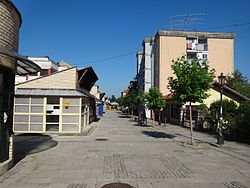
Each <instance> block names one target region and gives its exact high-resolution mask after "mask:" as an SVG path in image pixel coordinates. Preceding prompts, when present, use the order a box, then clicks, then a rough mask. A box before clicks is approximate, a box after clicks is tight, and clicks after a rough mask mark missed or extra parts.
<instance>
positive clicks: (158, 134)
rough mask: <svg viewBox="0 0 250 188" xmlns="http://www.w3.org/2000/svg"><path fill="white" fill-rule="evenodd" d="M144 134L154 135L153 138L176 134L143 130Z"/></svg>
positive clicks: (171, 136) (172, 136)
mask: <svg viewBox="0 0 250 188" xmlns="http://www.w3.org/2000/svg"><path fill="white" fill-rule="evenodd" d="M142 133H143V134H145V135H147V136H148V137H153V138H169V139H171V138H174V137H175V136H174V135H172V134H167V133H164V132H159V131H142Z"/></svg>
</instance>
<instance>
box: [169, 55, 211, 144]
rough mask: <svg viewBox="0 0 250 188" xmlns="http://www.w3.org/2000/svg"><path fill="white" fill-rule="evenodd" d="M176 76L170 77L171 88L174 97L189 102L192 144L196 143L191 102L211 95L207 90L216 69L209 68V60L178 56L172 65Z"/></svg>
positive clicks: (182, 101) (199, 100)
mask: <svg viewBox="0 0 250 188" xmlns="http://www.w3.org/2000/svg"><path fill="white" fill-rule="evenodd" d="M171 68H172V70H173V71H174V74H175V76H176V78H173V77H169V78H168V80H169V86H168V87H169V88H170V91H171V92H173V93H174V96H173V98H174V99H176V100H178V101H180V102H181V103H187V102H189V117H190V133H191V145H193V144H194V138H193V125H192V107H191V104H192V103H195V102H200V103H202V101H203V100H204V99H206V98H207V97H208V96H209V95H208V93H207V91H208V90H209V89H210V88H211V87H212V82H213V79H214V77H215V76H214V72H215V71H214V70H209V66H208V62H207V61H200V60H198V59H193V60H191V61H189V60H187V59H186V58H185V57H181V58H178V59H177V61H173V64H172V65H171Z"/></svg>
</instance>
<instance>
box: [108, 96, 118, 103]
mask: <svg viewBox="0 0 250 188" xmlns="http://www.w3.org/2000/svg"><path fill="white" fill-rule="evenodd" d="M109 100H110V102H117V99H116V98H115V96H114V95H112V96H111V98H110V99H109Z"/></svg>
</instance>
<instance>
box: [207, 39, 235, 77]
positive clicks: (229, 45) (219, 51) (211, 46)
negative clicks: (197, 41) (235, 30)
mask: <svg viewBox="0 0 250 188" xmlns="http://www.w3.org/2000/svg"><path fill="white" fill-rule="evenodd" d="M207 42H208V61H209V66H210V68H214V69H215V71H216V76H218V75H220V73H223V74H224V75H231V73H233V71H234V40H233V39H215V38H208V41H207Z"/></svg>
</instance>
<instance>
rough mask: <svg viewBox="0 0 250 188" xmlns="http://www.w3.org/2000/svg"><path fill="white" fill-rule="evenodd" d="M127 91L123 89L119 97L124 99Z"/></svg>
mask: <svg viewBox="0 0 250 188" xmlns="http://www.w3.org/2000/svg"><path fill="white" fill-rule="evenodd" d="M128 91H129V90H128V89H124V90H123V91H122V92H121V97H125V96H126V95H127V94H128Z"/></svg>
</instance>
